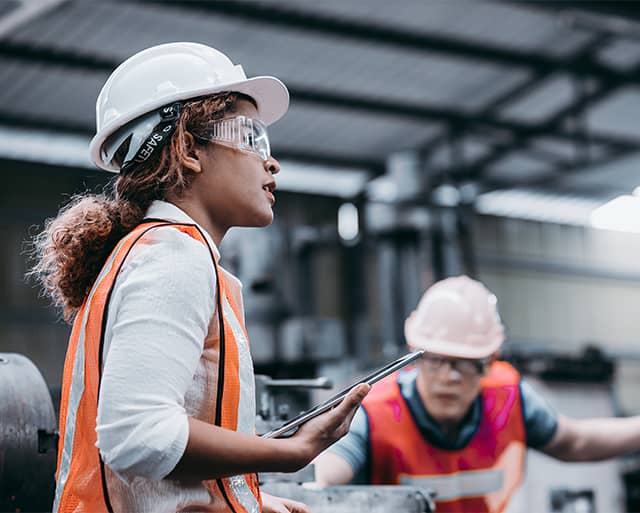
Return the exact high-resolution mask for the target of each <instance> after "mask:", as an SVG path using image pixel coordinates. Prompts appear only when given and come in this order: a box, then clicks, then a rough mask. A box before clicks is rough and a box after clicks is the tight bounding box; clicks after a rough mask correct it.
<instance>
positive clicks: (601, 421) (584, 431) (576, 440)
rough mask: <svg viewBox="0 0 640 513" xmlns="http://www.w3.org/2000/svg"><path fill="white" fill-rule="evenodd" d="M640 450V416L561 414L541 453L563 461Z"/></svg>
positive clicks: (616, 454) (594, 458) (610, 455)
mask: <svg viewBox="0 0 640 513" xmlns="http://www.w3.org/2000/svg"><path fill="white" fill-rule="evenodd" d="M637 450H640V416H638V417H627V418H613V417H610V418H597V419H584V420H578V419H571V418H569V417H565V416H563V415H560V416H559V417H558V428H557V430H556V433H555V435H554V436H553V438H552V439H551V441H550V442H549V443H548V444H547V445H545V446H544V447H543V448H542V452H544V453H545V454H548V455H549V456H552V457H554V458H557V459H559V460H562V461H599V460H604V459H607V458H614V457H616V456H620V455H622V454H624V453H626V452H631V451H637Z"/></svg>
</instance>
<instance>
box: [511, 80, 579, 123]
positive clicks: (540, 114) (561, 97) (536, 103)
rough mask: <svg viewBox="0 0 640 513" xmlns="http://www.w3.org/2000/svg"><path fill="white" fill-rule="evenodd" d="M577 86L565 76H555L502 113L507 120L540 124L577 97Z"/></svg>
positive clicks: (512, 103) (541, 83)
mask: <svg viewBox="0 0 640 513" xmlns="http://www.w3.org/2000/svg"><path fill="white" fill-rule="evenodd" d="M575 87H576V86H575V84H574V83H572V81H571V78H570V77H569V76H567V75H563V74H555V75H552V76H550V77H549V78H547V79H545V80H543V81H542V82H540V84H539V85H538V86H537V87H535V88H533V90H532V91H529V93H528V94H527V95H526V96H525V97H524V98H522V99H517V100H515V101H513V102H511V103H510V104H508V105H507V106H506V107H505V108H504V109H502V111H501V116H502V117H504V118H505V119H512V120H517V121H526V122H529V123H532V122H533V123H540V122H543V121H546V120H547V119H549V118H550V117H551V116H553V115H554V114H555V113H557V112H558V111H559V110H560V109H562V108H564V107H566V106H568V105H569V104H570V103H571V102H572V100H573V98H574V95H575Z"/></svg>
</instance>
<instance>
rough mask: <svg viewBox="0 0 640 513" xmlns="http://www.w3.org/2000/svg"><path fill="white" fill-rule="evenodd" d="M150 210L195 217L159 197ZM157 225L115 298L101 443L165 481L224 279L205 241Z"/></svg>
mask: <svg viewBox="0 0 640 513" xmlns="http://www.w3.org/2000/svg"><path fill="white" fill-rule="evenodd" d="M147 217H148V218H159V219H166V220H170V221H175V222H180V223H189V224H196V223H195V221H194V220H193V219H191V218H190V217H189V216H188V215H187V214H186V213H185V212H184V211H182V210H181V209H179V208H178V207H176V206H175V205H173V204H171V203H167V202H163V201H155V202H154V203H153V204H152V205H151V207H150V208H149V210H148V211H147ZM202 231H203V233H205V236H206V238H207V242H208V243H209V246H210V247H211V250H212V251H213V252H214V254H215V255H216V257H217V256H218V255H219V253H218V249H217V247H216V246H215V243H214V242H213V240H212V239H211V237H210V236H209V235H208V234H206V232H205V231H204V230H202ZM152 233H153V236H152V237H150V240H149V241H148V242H146V238H145V242H141V243H138V244H136V245H135V246H134V248H133V250H132V252H131V253H130V255H129V256H128V258H127V259H126V261H125V264H124V265H123V268H122V270H121V272H120V274H119V275H118V277H117V279H116V282H115V285H114V288H113V292H112V295H111V299H110V301H109V310H108V318H107V325H106V331H105V343H104V351H103V356H104V357H103V362H104V363H103V365H104V373H103V377H102V383H101V389H100V398H99V404H98V417H97V428H96V430H97V435H98V437H97V443H96V445H97V446H98V447H99V449H100V452H101V454H102V456H103V458H104V460H105V463H106V464H107V465H109V467H110V468H111V469H112V470H113V471H115V472H116V473H118V474H119V475H120V476H122V477H125V478H128V477H134V476H141V477H143V478H147V479H151V480H158V479H162V478H164V477H165V476H166V475H167V474H169V472H171V470H173V468H174V467H175V466H176V464H177V463H178V461H179V460H180V458H181V457H182V455H183V453H184V450H185V448H186V445H187V440H188V436H189V428H188V420H187V412H186V411H185V404H184V397H185V394H186V393H187V390H188V389H189V387H190V386H192V381H193V377H194V373H195V372H196V368H197V366H198V364H199V360H200V357H201V354H202V350H203V344H204V340H205V336H206V334H207V329H208V325H209V322H210V320H211V319H212V317H213V315H214V314H215V309H216V299H215V292H216V279H215V272H214V268H213V265H212V263H211V256H210V254H209V251H208V249H207V248H206V247H205V246H204V245H203V244H202V243H201V242H198V241H196V240H194V239H193V238H191V237H190V236H189V235H187V234H184V233H182V232H180V231H178V230H176V229H173V228H170V227H167V228H156V229H155V230H154V231H153V232H152ZM222 272H225V271H224V270H222ZM225 278H226V279H230V280H233V281H234V285H237V287H233V288H234V289H236V290H238V291H239V290H240V282H239V280H237V278H235V277H234V276H232V275H231V274H230V273H227V272H225ZM238 295H239V294H238ZM236 299H237V304H238V305H242V302H241V298H240V297H238V298H236ZM240 308H242V307H241V306H240Z"/></svg>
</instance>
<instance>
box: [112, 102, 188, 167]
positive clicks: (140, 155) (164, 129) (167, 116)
mask: <svg viewBox="0 0 640 513" xmlns="http://www.w3.org/2000/svg"><path fill="white" fill-rule="evenodd" d="M182 106H183V102H175V103H172V104H171V105H166V106H165V107H162V108H161V109H160V111H159V112H158V114H159V115H160V122H159V123H158V124H157V125H156V126H155V127H153V131H152V132H151V134H150V135H149V136H148V137H147V138H146V139H145V140H144V142H143V143H142V145H141V146H140V148H138V151H136V154H135V155H134V156H133V158H131V159H129V160H127V161H126V162H124V163H123V164H122V168H120V174H124V173H128V172H130V171H131V170H132V169H133V168H135V167H136V166H137V165H138V164H142V163H144V162H146V161H147V160H149V158H150V157H151V156H152V155H153V154H154V153H156V152H157V151H159V150H161V149H162V147H163V146H164V145H165V144H166V143H167V141H168V140H169V139H171V136H172V135H173V132H175V129H176V125H177V123H178V120H179V119H180V114H181V112H182Z"/></svg>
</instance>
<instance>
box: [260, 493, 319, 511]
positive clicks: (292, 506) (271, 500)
mask: <svg viewBox="0 0 640 513" xmlns="http://www.w3.org/2000/svg"><path fill="white" fill-rule="evenodd" d="M262 513H311V510H310V509H309V508H308V507H307V505H306V504H302V503H301V502H297V501H292V500H290V499H283V498H282V497H275V496H273V495H269V494H268V493H264V492H262Z"/></svg>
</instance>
